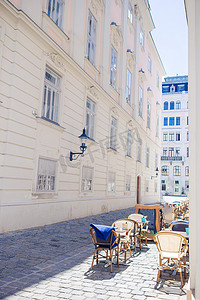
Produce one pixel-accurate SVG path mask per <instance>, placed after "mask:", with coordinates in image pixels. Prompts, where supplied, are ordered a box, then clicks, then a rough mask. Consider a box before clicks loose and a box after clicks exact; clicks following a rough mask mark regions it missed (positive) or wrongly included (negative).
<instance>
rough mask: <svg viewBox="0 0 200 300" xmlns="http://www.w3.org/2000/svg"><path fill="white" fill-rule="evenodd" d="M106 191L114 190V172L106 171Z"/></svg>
mask: <svg viewBox="0 0 200 300" xmlns="http://www.w3.org/2000/svg"><path fill="white" fill-rule="evenodd" d="M108 192H111V193H114V192H115V173H114V172H108Z"/></svg>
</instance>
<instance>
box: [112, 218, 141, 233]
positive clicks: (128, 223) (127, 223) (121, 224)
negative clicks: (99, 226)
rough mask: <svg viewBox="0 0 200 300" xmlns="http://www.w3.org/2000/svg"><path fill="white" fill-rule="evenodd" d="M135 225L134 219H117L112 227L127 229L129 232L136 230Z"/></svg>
mask: <svg viewBox="0 0 200 300" xmlns="http://www.w3.org/2000/svg"><path fill="white" fill-rule="evenodd" d="M137 225H138V224H137V222H136V221H134V220H130V219H118V220H116V221H115V222H114V223H113V224H112V226H114V227H118V228H121V229H125V230H129V232H131V231H134V232H135V231H136V230H137Z"/></svg>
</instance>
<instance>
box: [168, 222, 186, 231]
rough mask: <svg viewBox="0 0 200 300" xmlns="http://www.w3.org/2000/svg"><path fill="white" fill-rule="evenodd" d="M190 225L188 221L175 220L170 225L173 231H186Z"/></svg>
mask: <svg viewBox="0 0 200 300" xmlns="http://www.w3.org/2000/svg"><path fill="white" fill-rule="evenodd" d="M188 227H189V222H188V221H181V220H180V221H174V222H172V224H171V226H170V230H172V231H182V232H185V228H188Z"/></svg>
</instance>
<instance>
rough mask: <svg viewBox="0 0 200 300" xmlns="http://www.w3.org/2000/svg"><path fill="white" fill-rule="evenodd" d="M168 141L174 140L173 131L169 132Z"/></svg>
mask: <svg viewBox="0 0 200 300" xmlns="http://www.w3.org/2000/svg"><path fill="white" fill-rule="evenodd" d="M169 141H174V132H169Z"/></svg>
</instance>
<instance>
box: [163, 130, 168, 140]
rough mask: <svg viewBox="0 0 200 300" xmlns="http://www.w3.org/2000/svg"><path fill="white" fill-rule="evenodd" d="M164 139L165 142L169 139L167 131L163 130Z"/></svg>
mask: <svg viewBox="0 0 200 300" xmlns="http://www.w3.org/2000/svg"><path fill="white" fill-rule="evenodd" d="M163 141H164V142H166V141H168V133H167V132H163Z"/></svg>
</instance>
